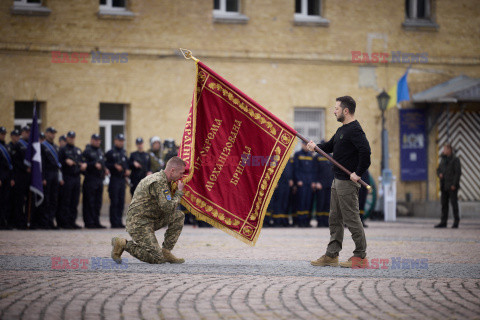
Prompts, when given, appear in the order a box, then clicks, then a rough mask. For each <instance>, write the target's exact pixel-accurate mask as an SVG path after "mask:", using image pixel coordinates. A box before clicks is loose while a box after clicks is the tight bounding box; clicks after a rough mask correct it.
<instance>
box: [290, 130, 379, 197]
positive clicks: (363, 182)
mask: <svg viewBox="0 0 480 320" xmlns="http://www.w3.org/2000/svg"><path fill="white" fill-rule="evenodd" d="M297 137H298V138H299V139H300V140H302V141H303V142H305V143H308V142H309V140H307V139H306V138H305V137H304V136H302V135H301V134H300V133H298V132H297ZM315 151H317V152H318V153H320V154H321V155H322V156H324V157H325V158H327V159H328V161H330V162H331V163H333V164H334V165H336V166H337V167H339V168H340V169H341V170H342V171H343V172H345V173H346V174H348V175H351V174H352V173H351V172H350V170H348V169H347V168H345V167H344V166H342V165H341V164H340V163H338V162H337V161H336V160H334V159H333V158H332V157H331V156H329V155H328V154H327V153H326V152H325V151H323V150H322V149H320V148H319V147H317V146H315ZM358 183H360V184H361V185H362V186H364V187H365V188H367V190H368V192H371V189H372V187H370V186H369V185H368V184H367V183H366V182H365V181H363V180H362V179H360V180H358Z"/></svg>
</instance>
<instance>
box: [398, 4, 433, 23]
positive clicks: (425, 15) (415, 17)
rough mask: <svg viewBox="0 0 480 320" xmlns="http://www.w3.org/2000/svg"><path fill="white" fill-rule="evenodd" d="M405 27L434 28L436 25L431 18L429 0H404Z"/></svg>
mask: <svg viewBox="0 0 480 320" xmlns="http://www.w3.org/2000/svg"><path fill="white" fill-rule="evenodd" d="M403 27H405V28H409V27H410V28H422V27H424V28H425V27H426V28H434V29H438V25H437V24H436V23H435V22H434V21H433V19H432V8H431V1H430V0H405V22H404V23H403Z"/></svg>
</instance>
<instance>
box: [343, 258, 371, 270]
mask: <svg viewBox="0 0 480 320" xmlns="http://www.w3.org/2000/svg"><path fill="white" fill-rule="evenodd" d="M340 267H342V268H352V269H368V258H367V257H365V258H363V259H362V258H360V257H351V258H350V259H348V261H345V262H340Z"/></svg>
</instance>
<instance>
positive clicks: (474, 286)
mask: <svg viewBox="0 0 480 320" xmlns="http://www.w3.org/2000/svg"><path fill="white" fill-rule="evenodd" d="M436 222H437V221H434V220H426V219H401V220H400V221H398V222H396V223H384V222H369V228H367V229H366V235H367V243H368V250H367V252H368V258H369V259H370V261H372V259H378V261H380V259H388V263H386V262H384V265H383V266H384V267H386V268H385V269H382V268H379V269H356V270H355V269H353V270H352V269H344V268H333V267H325V268H319V267H313V266H310V264H309V261H310V260H313V259H316V258H318V257H319V256H320V255H322V254H323V253H324V250H325V246H326V244H327V243H328V239H329V233H328V229H316V228H311V229H297V228H289V229H264V230H262V234H261V236H260V239H259V241H258V243H257V245H256V246H255V247H249V246H247V245H245V244H243V243H242V242H240V241H238V240H236V239H234V238H232V237H230V236H228V235H227V234H225V233H223V232H221V231H219V230H216V229H205V228H202V229H199V228H193V227H190V226H186V227H185V229H184V231H183V233H182V236H181V237H180V240H179V243H178V244H177V246H176V247H175V249H174V251H173V252H174V253H175V254H176V255H177V256H179V257H184V258H186V260H187V261H186V263H185V264H183V265H170V264H164V265H149V264H146V263H143V262H140V261H138V260H136V259H134V258H133V257H131V256H130V255H128V253H125V254H124V256H123V258H124V264H122V265H119V266H118V265H115V264H112V263H111V262H112V261H111V260H110V259H109V258H108V257H109V255H110V248H111V247H110V239H111V237H113V236H118V235H120V236H125V237H128V235H127V234H126V233H125V232H124V231H118V230H111V229H106V230H99V231H97V230H79V231H66V230H65V231H2V232H0V319H345V318H347V317H348V318H358V319H397V318H398V319H412V318H413V319H425V318H426V319H446V318H447V319H480V232H479V231H480V220H463V221H462V223H461V225H460V229H457V230H454V229H440V230H439V229H433V225H434V224H435V223H436ZM157 236H158V237H159V238H160V239H161V238H162V236H163V232H162V231H160V232H158V233H157ZM352 251H353V242H352V240H351V237H350V233H349V232H348V231H346V232H345V242H344V249H343V251H342V253H341V255H340V260H346V259H348V258H349V257H350V255H351V252H352ZM67 262H68V265H67ZM67 267H71V269H67ZM380 267H382V264H380ZM407 267H409V269H407Z"/></svg>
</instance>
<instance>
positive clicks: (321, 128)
mask: <svg viewBox="0 0 480 320" xmlns="http://www.w3.org/2000/svg"><path fill="white" fill-rule="evenodd" d="M293 119H294V122H295V124H294V127H295V130H296V131H297V132H298V133H300V134H301V135H303V136H304V137H305V138H307V139H309V140H313V141H315V142H316V143H319V142H320V141H321V140H322V139H325V109H324V108H295V111H294V116H293ZM299 141H300V140H299ZM300 148H301V142H299V143H297V146H296V147H295V151H298V150H300Z"/></svg>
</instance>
